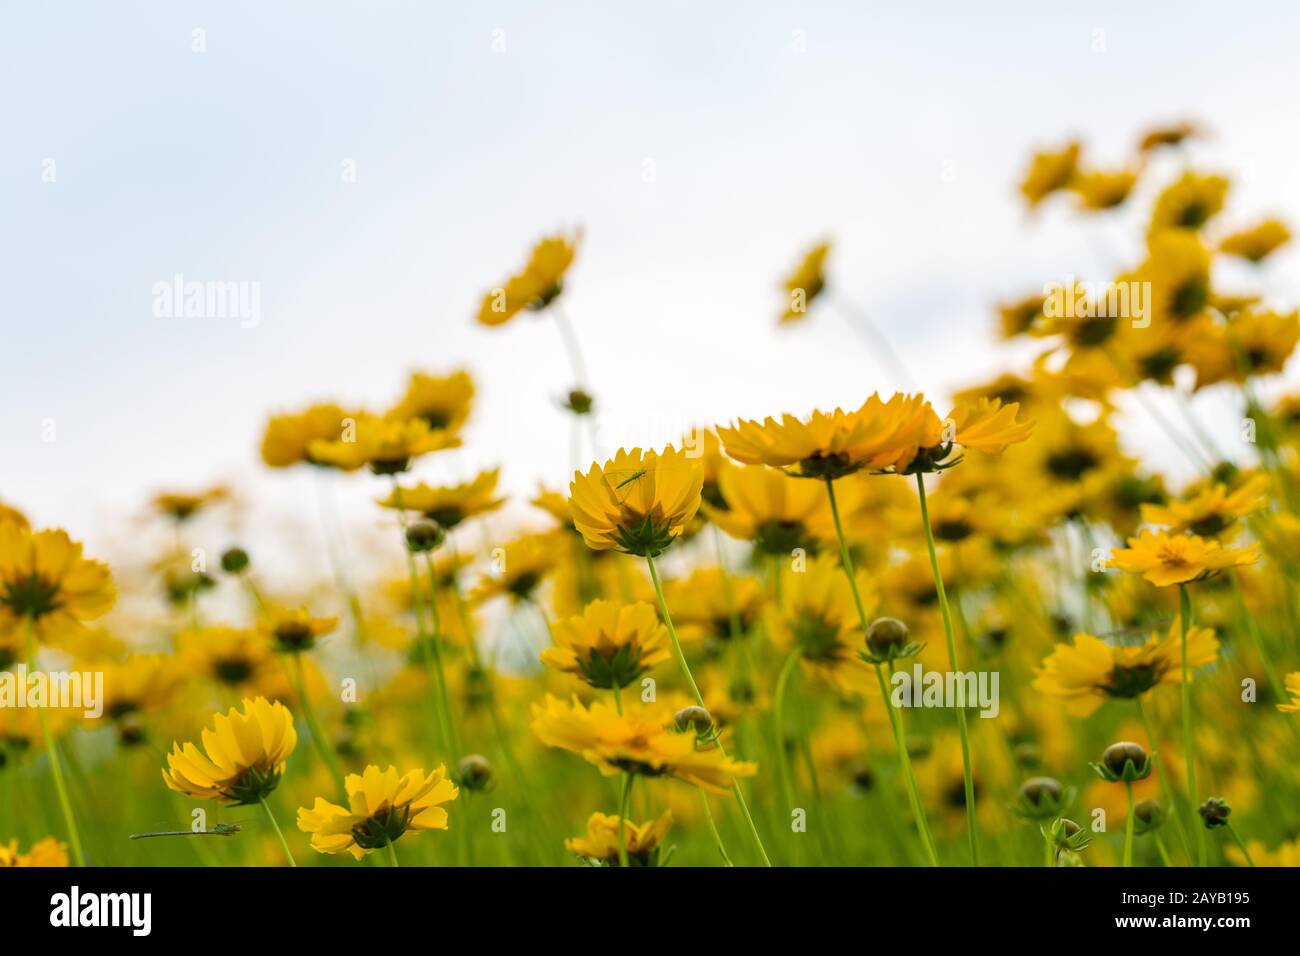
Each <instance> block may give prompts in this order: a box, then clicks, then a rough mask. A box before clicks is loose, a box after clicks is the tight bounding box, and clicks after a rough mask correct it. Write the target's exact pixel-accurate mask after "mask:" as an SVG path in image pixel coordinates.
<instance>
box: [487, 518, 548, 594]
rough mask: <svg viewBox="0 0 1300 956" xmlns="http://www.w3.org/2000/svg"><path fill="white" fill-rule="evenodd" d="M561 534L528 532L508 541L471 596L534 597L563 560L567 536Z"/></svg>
mask: <svg viewBox="0 0 1300 956" xmlns="http://www.w3.org/2000/svg"><path fill="white" fill-rule="evenodd" d="M559 534H560V532H549V533H546V534H526V535H523V536H521V537H518V538H516V539H515V540H513V541H511V542H509V543H507V544H506V545H505V547H503V548H501V551H500V554H499V555H498V556H497V557H496V558H494V559H493V561H494V567H493V568H492V570H491V571H490V572H489V573H487V574H485V575H483V577H482V578H481V579H480V580H479V583H478V585H477V586H476V587H475V588H474V591H473V593H472V594H471V595H470V597H471V599H472V600H474V601H475V602H482V601H486V600H488V599H489V598H493V597H497V596H504V597H508V598H510V599H511V600H512V601H527V600H530V599H531V598H532V597H533V594H534V593H535V592H536V591H537V588H538V586H539V585H540V584H541V583H542V581H543V580H544V579H545V578H546V576H547V575H549V574H551V573H552V572H553V571H554V570H555V569H556V567H557V566H558V565H559V563H560V560H561V557H562V548H561V541H562V540H563V539H562V538H560V537H558V535H559Z"/></svg>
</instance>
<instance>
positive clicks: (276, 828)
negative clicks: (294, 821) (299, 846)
mask: <svg viewBox="0 0 1300 956" xmlns="http://www.w3.org/2000/svg"><path fill="white" fill-rule="evenodd" d="M257 802H258V803H260V804H261V805H262V809H263V810H265V811H266V818H267V819H268V820H270V821H271V829H272V830H274V831H275V835H276V836H277V837H279V838H280V847H281V848H282V849H283V850H284V855H285V856H287V857H288V858H289V865H290V866H297V865H298V861H297V860H295V859H294V858H293V853H291V852H290V851H289V841H287V840H286V839H285V838H284V831H282V830H281V829H280V824H278V823H276V822H275V814H274V813H272V812H271V807H270V805H269V804H268V803H267V802H266V797H260V796H259V797H258V798H257Z"/></svg>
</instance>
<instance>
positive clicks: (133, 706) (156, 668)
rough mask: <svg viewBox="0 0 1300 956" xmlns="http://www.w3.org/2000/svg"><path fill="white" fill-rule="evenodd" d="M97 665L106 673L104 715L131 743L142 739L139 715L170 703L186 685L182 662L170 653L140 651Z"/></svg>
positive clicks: (123, 738) (125, 741) (124, 740)
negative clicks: (130, 655) (125, 657)
mask: <svg viewBox="0 0 1300 956" xmlns="http://www.w3.org/2000/svg"><path fill="white" fill-rule="evenodd" d="M97 666H99V667H100V668H101V669H102V671H103V674H104V699H103V706H104V715H105V716H107V717H108V718H110V719H111V720H113V721H114V722H115V723H116V724H117V726H118V731H119V733H120V734H121V737H122V740H123V742H124V743H128V744H130V743H136V742H138V741H139V740H140V739H141V730H140V728H139V724H138V721H139V720H140V718H141V717H143V716H145V715H148V714H150V713H153V712H155V711H157V710H160V709H161V708H163V707H165V706H166V705H167V704H169V703H170V702H171V701H172V700H174V699H175V697H176V695H177V693H178V691H180V689H181V687H182V686H183V684H184V673H183V671H182V668H181V666H180V663H179V662H178V661H177V659H176V658H174V657H172V656H170V655H167V654H137V655H134V656H132V657H130V658H128V659H127V660H125V661H120V662H111V663H106V664H100V665H97Z"/></svg>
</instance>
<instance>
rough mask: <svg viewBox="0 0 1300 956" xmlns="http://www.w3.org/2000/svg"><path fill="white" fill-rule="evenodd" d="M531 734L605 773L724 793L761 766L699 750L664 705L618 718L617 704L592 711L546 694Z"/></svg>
mask: <svg viewBox="0 0 1300 956" xmlns="http://www.w3.org/2000/svg"><path fill="white" fill-rule="evenodd" d="M531 726H532V730H533V733H534V734H536V735H537V738H538V739H539V740H541V741H542V743H544V744H546V745H547V746H548V747H559V748H560V749H562V750H569V751H572V752H574V753H576V754H580V755H581V756H582V757H583V758H584V759H585V760H586V761H587V762H588V763H591V764H594V765H595V766H596V767H597V768H598V769H599V770H600V772H601V773H602V774H604V775H606V776H611V775H613V774H616V773H620V772H623V771H627V772H629V773H636V774H642V775H644V776H648V777H663V776H668V777H675V778H676V779H678V780H683V781H685V782H686V783H692V784H695V785H696V786H699V787H703V788H704V789H705V790H708V791H710V792H712V793H717V794H723V793H726V792H727V790H728V789H729V788H730V787H731V785H732V783H733V782H734V781H735V779H736V778H737V777H752V776H753V775H754V774H755V773H757V772H758V765H757V764H754V763H746V762H743V761H738V760H733V759H732V758H730V757H728V756H727V755H726V754H724V753H723V752H722V750H720V749H719V748H717V747H700V746H697V743H696V737H695V734H693V733H679V732H678V731H677V730H676V729H675V725H674V724H673V715H672V714H671V713H670V712H669V711H668V710H666V709H664V708H663V707H661V706H644V705H637V704H636V703H629V704H628V705H626V706H625V711H624V713H622V714H619V713H618V712H617V711H616V710H615V708H614V705H613V704H610V703H606V702H604V701H597V702H595V703H593V704H592V705H591V707H590V708H588V707H585V706H583V704H582V703H581V702H580V701H579V700H578V699H577V698H576V697H575V698H573V700H572V702H571V703H567V704H566V703H565V702H564V701H562V700H560V699H558V698H556V697H553V696H551V695H550V694H547V695H546V700H545V701H544V702H543V703H541V704H534V705H533V721H532V725H531Z"/></svg>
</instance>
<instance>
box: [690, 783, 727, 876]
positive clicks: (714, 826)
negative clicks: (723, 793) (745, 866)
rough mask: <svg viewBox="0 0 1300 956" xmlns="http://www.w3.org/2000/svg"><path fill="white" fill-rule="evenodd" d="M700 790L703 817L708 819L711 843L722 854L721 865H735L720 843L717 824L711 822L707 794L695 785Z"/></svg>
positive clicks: (720, 836) (710, 810)
mask: <svg viewBox="0 0 1300 956" xmlns="http://www.w3.org/2000/svg"><path fill="white" fill-rule="evenodd" d="M696 789H697V790H699V791H700V802H701V803H703V804H704V819H705V820H706V821H708V824H709V833H711V834H712V835H713V845H714V846H716V847H717V848H718V853H719V854H720V855H721V856H722V865H723V866H735V865H736V864H734V863H732V862H731V857H729V856H727V848H726V847H725V846H723V844H722V834H720V833H718V825H717V824H716V823H714V822H713V810H712V809H711V808H710V807H709V795H708V794H707V793H705V791H704V788H703V787H697V788H696Z"/></svg>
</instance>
